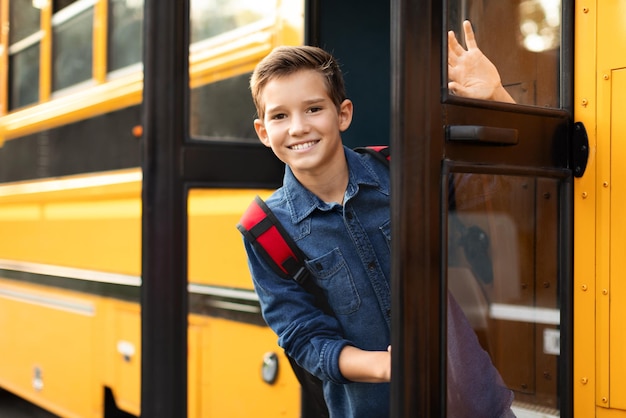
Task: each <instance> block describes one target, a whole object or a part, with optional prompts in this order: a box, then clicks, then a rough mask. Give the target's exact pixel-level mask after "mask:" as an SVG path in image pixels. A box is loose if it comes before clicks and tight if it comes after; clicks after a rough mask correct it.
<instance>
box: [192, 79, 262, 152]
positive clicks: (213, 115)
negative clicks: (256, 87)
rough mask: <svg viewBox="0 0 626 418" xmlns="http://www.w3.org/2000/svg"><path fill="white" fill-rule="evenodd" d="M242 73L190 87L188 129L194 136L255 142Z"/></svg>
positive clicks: (253, 110)
mask: <svg viewBox="0 0 626 418" xmlns="http://www.w3.org/2000/svg"><path fill="white" fill-rule="evenodd" d="M249 79H250V73H245V74H242V75H239V76H236V77H231V78H228V79H226V80H222V81H218V82H216V83H212V84H208V85H205V86H202V87H198V88H195V89H193V90H192V91H191V98H190V103H191V107H190V108H191V110H190V133H191V135H192V136H193V137H195V138H205V139H222V140H224V139H225V140H228V139H231V140H232V139H237V140H249V141H254V142H257V141H258V140H257V136H256V133H255V132H254V125H253V123H252V121H253V120H254V118H255V115H256V110H255V108H254V105H253V104H252V98H251V96H250V89H249V88H248V80H249Z"/></svg>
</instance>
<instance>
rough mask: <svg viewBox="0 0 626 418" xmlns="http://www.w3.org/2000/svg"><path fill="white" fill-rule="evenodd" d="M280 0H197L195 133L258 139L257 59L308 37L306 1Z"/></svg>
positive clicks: (192, 127)
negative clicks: (252, 83) (253, 79)
mask: <svg viewBox="0 0 626 418" xmlns="http://www.w3.org/2000/svg"><path fill="white" fill-rule="evenodd" d="M280 3H281V2H278V1H277V0H210V1H206V0H191V2H190V10H191V13H190V19H191V23H190V24H191V28H190V33H191V34H190V42H191V46H190V72H191V75H190V79H191V85H192V89H191V93H190V99H189V100H190V111H189V119H190V120H189V122H190V134H191V136H192V137H193V138H195V139H201V140H219V141H236V142H253V143H256V142H257V136H256V133H255V132H254V128H253V123H252V122H253V120H254V118H255V115H256V110H255V108H254V105H253V103H252V98H251V96H250V89H249V86H248V83H249V79H250V74H251V72H252V70H253V69H254V65H255V63H256V62H258V60H259V59H260V58H262V57H263V56H264V55H265V54H267V53H269V51H270V50H271V48H272V47H273V46H276V45H278V44H282V45H290V44H301V43H302V42H303V33H304V17H303V13H304V12H303V11H304V2H303V1H301V0H300V1H290V2H282V3H285V4H284V5H283V4H280ZM286 3H289V4H286ZM277 27H279V28H280V30H279V31H277V30H276V28H277ZM226 62H228V66H225V64H224V63H226ZM197 69H198V70H197Z"/></svg>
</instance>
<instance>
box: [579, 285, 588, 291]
mask: <svg viewBox="0 0 626 418" xmlns="http://www.w3.org/2000/svg"><path fill="white" fill-rule="evenodd" d="M580 288H581V289H582V290H583V292H586V291H587V285H586V284H584V285H582V286H580Z"/></svg>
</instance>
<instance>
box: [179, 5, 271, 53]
mask: <svg viewBox="0 0 626 418" xmlns="http://www.w3.org/2000/svg"><path fill="white" fill-rule="evenodd" d="M190 8H191V11H190V15H191V29H190V30H191V40H190V42H191V43H195V42H198V41H202V40H205V39H209V38H212V37H214V36H217V35H220V34H222V33H226V32H229V31H231V30H234V29H238V28H241V27H243V26H246V25H249V24H251V23H254V22H258V21H259V20H263V19H265V18H267V17H272V16H274V14H275V13H276V0H190Z"/></svg>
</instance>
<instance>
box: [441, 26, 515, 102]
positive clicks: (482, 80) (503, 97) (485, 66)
mask: <svg viewBox="0 0 626 418" xmlns="http://www.w3.org/2000/svg"><path fill="white" fill-rule="evenodd" d="M463 32H464V34H465V43H466V44H467V50H465V48H463V47H462V46H461V44H459V42H458V41H457V39H456V36H455V35H454V32H453V31H449V32H448V78H449V82H448V89H450V91H451V92H452V93H453V94H455V95H457V96H462V97H470V98H473V99H482V100H497V101H501V102H509V103H515V101H514V100H513V98H512V97H511V96H510V95H509V93H508V92H507V91H506V90H505V89H504V87H503V86H502V81H501V80H500V74H499V73H498V69H497V68H496V66H495V65H493V63H492V62H491V61H489V58H487V57H486V56H485V55H484V54H483V53H482V51H481V50H480V49H479V48H478V45H477V44H476V38H475V37H474V30H473V29H472V24H471V23H470V22H469V21H468V20H466V21H464V22H463Z"/></svg>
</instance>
